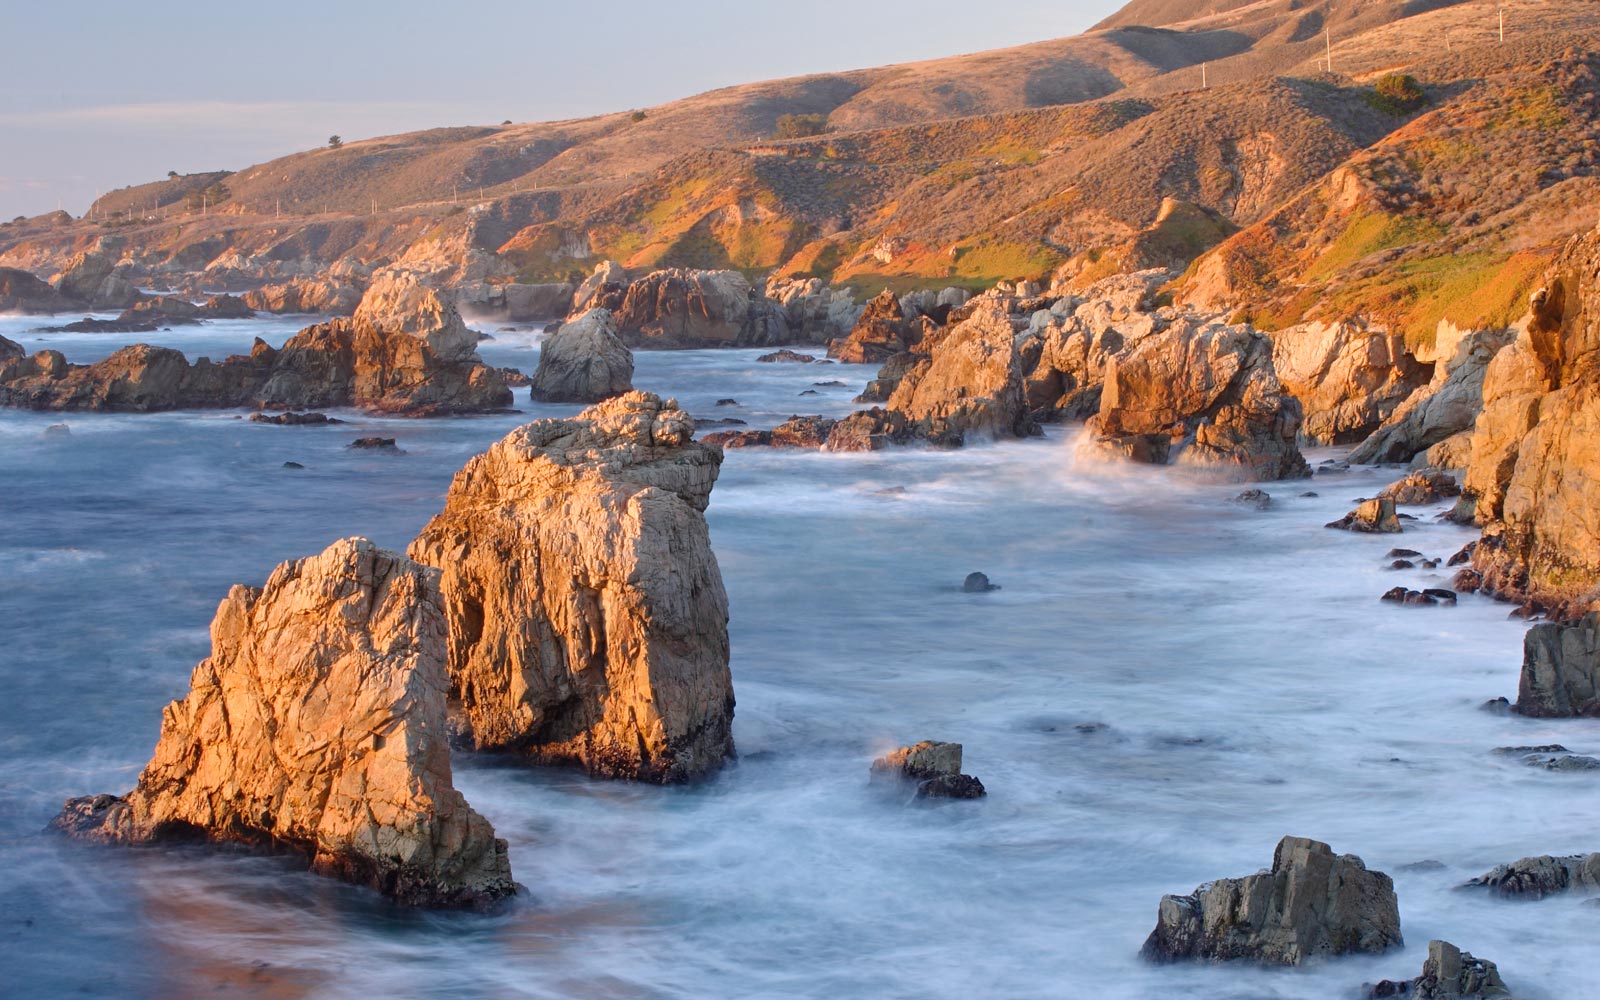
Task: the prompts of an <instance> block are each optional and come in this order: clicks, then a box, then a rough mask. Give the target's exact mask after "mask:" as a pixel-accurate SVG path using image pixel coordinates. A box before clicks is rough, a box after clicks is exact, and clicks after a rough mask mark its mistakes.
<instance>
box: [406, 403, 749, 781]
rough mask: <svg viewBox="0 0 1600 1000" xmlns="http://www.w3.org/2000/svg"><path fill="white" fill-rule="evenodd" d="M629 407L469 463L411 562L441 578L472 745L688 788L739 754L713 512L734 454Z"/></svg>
mask: <svg viewBox="0 0 1600 1000" xmlns="http://www.w3.org/2000/svg"><path fill="white" fill-rule="evenodd" d="M693 431H694V422H693V420H692V419H691V418H690V417H689V415H688V414H686V413H684V412H683V411H682V410H680V409H679V408H678V406H677V404H676V403H674V402H672V401H670V400H669V401H665V402H663V401H662V400H661V399H659V398H657V397H656V396H654V395H651V394H649V393H643V392H630V393H628V394H626V395H623V396H618V397H616V398H614V399H610V400H607V401H606V402H604V403H601V404H599V405H597V406H594V407H591V408H589V409H587V410H585V411H584V412H583V413H581V414H579V415H578V416H577V417H574V418H572V419H570V420H537V421H534V422H533V423H530V424H527V425H525V426H523V427H520V428H518V429H517V430H515V431H512V432H511V433H510V434H509V435H507V436H506V437H505V438H504V439H502V440H501V441H500V442H499V443H497V444H496V445H494V446H493V447H492V448H490V449H489V450H488V451H487V452H485V453H484V454H482V455H479V456H477V457H476V458H474V459H472V460H471V461H470V462H468V463H467V465H466V467H465V468H464V469H462V471H461V472H460V473H458V474H457V475H456V478H455V482H454V483H452V484H451V487H450V492H449V496H448V498H447V500H446V502H445V509H444V512H443V513H441V514H440V515H438V516H437V517H435V518H434V519H433V520H432V521H431V522H430V523H429V524H428V526H427V527H426V528H424V529H423V531H422V534H421V535H420V536H419V537H418V538H417V540H416V541H415V542H414V543H412V546H411V556H412V558H414V559H416V560H417V561H418V562H422V563H426V564H428V565H432V566H437V567H439V568H440V569H441V570H442V571H443V592H444V600H445V608H446V611H447V614H448V615H449V620H450V656H449V665H450V677H451V682H452V684H453V686H454V689H455V691H456V693H457V695H458V696H459V698H460V700H461V706H462V710H463V713H464V716H465V723H466V726H467V727H468V729H470V738H471V740H472V742H473V743H474V744H475V745H476V746H477V747H478V748H480V749H485V750H505V751H513V752H516V753H520V754H525V755H527V756H529V757H531V758H533V759H534V760H537V761H541V762H570V763H576V764H581V765H582V766H584V767H585V768H587V769H588V770H589V771H590V772H591V773H593V774H596V775H600V776H606V777H621V778H635V779H638V780H642V781H654V782H679V781H687V780H690V779H693V778H696V777H700V776H702V775H704V774H706V773H708V772H710V771H713V770H715V769H716V768H718V767H719V766H720V765H721V763H722V761H723V759H724V758H725V757H727V756H728V754H729V753H731V752H732V748H733V747H732V735H731V723H732V719H733V686H732V681H731V677H730V674H729V670H728V631H727V623H728V599H727V595H726V593H725V592H724V591H723V587H722V577H721V574H720V572H719V570H718V568H717V561H716V557H715V556H714V555H713V554H712V552H711V543H710V537H709V534H708V532H707V529H706V522H705V517H704V513H703V512H704V511H705V508H706V503H707V501H708V500H709V498H710V494H711V488H712V486H713V484H715V482H716V479H717V472H718V469H719V467H720V465H721V462H722V453H721V451H720V450H719V449H717V448H716V447H714V446H711V445H705V444H700V443H698V442H695V441H693V440H692V439H691V435H692V434H693Z"/></svg>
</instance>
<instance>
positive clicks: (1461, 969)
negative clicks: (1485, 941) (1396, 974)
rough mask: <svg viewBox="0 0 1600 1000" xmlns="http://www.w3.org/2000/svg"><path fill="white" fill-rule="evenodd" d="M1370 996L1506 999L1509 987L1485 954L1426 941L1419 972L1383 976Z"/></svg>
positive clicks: (1375, 998) (1376, 998)
mask: <svg viewBox="0 0 1600 1000" xmlns="http://www.w3.org/2000/svg"><path fill="white" fill-rule="evenodd" d="M1367 996H1368V997H1369V998H1372V1000H1380V998H1384V997H1415V998H1416V1000H1508V998H1510V996H1511V991H1510V990H1508V989H1506V984H1505V981H1504V980H1502V979H1501V978H1500V970H1499V969H1498V968H1496V967H1495V964H1494V963H1493V962H1491V961H1489V960H1488V959H1486V958H1474V957H1473V955H1472V953H1471V952H1464V951H1462V950H1461V949H1460V948H1457V947H1456V946H1455V945H1453V944H1451V943H1450V942H1448V941H1429V942H1428V957H1427V959H1426V960H1424V961H1423V963H1422V975H1420V976H1418V977H1417V978H1415V979H1409V980H1403V981H1401V982H1393V981H1391V980H1388V979H1385V980H1384V981H1383V982H1381V983H1378V984H1377V985H1376V986H1373V987H1372V988H1370V989H1369V990H1367Z"/></svg>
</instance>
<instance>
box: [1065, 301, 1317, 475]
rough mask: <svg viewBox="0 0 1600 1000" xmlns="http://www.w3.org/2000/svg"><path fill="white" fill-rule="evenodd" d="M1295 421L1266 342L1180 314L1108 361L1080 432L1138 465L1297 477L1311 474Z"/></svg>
mask: <svg viewBox="0 0 1600 1000" xmlns="http://www.w3.org/2000/svg"><path fill="white" fill-rule="evenodd" d="M1300 414H1301V410H1300V403H1299V401H1297V400H1296V399H1295V398H1294V397H1293V396H1291V395H1290V394H1289V393H1288V392H1287V391H1285V390H1284V388H1283V385H1282V383H1281V382H1279V380H1278V376H1277V374H1276V372H1275V370H1274V369H1273V364H1272V341H1271V340H1269V339H1268V338H1267V337H1266V336H1265V335H1263V334H1260V333H1257V332H1256V331H1254V330H1251V329H1249V328H1247V327H1234V326H1223V325H1220V324H1201V323H1198V322H1195V321H1193V320H1191V319H1189V318H1187V317H1184V318H1180V319H1179V320H1177V321H1175V322H1174V323H1173V324H1172V325H1171V326H1169V327H1167V328H1166V329H1164V330H1161V331H1160V332H1157V333H1152V334H1150V335H1148V336H1146V337H1144V338H1142V339H1140V340H1139V341H1138V342H1136V343H1135V344H1134V345H1133V346H1132V347H1131V348H1129V349H1128V350H1126V351H1125V352H1123V353H1121V354H1117V355H1114V356H1112V357H1111V358H1110V359H1109V360H1108V362H1107V366H1106V375H1105V387H1104V390H1103V392H1102V396H1101V403H1100V412H1099V414H1098V415H1097V416H1095V417H1094V418H1093V419H1091V420H1090V421H1089V430H1090V433H1091V435H1092V438H1093V441H1094V442H1095V444H1097V445H1098V446H1099V447H1100V448H1101V449H1103V450H1105V451H1107V452H1110V453H1113V454H1117V455H1121V456H1124V457H1127V458H1131V459H1133V460H1135V461H1139V462H1149V463H1153V464H1157V465H1168V464H1170V465H1181V466H1188V467H1192V468H1199V469H1204V470H1207V471H1208V472H1212V473H1218V474H1221V475H1224V476H1227V477H1229V478H1234V479H1239V480H1275V479H1297V478H1303V477H1305V476H1309V475H1310V474H1311V470H1310V468H1309V467H1308V466H1307V465H1306V461H1305V458H1304V457H1303V456H1302V455H1301V454H1300V449H1299V447H1298V446H1297V445H1296V437H1297V435H1298V433H1299V429H1300Z"/></svg>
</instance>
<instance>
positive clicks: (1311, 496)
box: [1300, 490, 1322, 499]
mask: <svg viewBox="0 0 1600 1000" xmlns="http://www.w3.org/2000/svg"><path fill="white" fill-rule="evenodd" d="M1300 495H1301V496H1302V497H1306V498H1312V499H1314V498H1316V497H1319V496H1321V495H1322V494H1321V493H1314V492H1312V491H1310V490H1307V491H1306V492H1304V493H1302V494H1300Z"/></svg>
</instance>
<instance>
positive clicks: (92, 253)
mask: <svg viewBox="0 0 1600 1000" xmlns="http://www.w3.org/2000/svg"><path fill="white" fill-rule="evenodd" d="M127 270H128V269H127V268H126V267H125V266H124V265H123V264H122V240H120V239H117V238H115V237H109V236H102V237H100V238H99V239H97V240H95V242H94V245H93V246H91V247H90V248H89V249H88V250H84V251H81V252H79V253H76V254H73V255H72V256H71V257H69V258H68V259H67V262H66V263H65V264H64V265H62V268H61V272H60V273H59V274H57V275H56V276H55V277H54V278H51V279H50V283H51V284H52V285H54V286H55V288H56V291H58V292H60V293H61V295H62V296H63V297H65V298H68V299H76V300H77V301H79V302H82V303H84V304H86V305H87V306H89V307H90V308H92V309H125V308H127V307H128V306H131V305H133V304H134V303H135V302H137V301H139V289H138V288H137V287H136V286H135V285H134V283H133V282H132V281H131V280H129V279H128V275H127Z"/></svg>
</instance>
